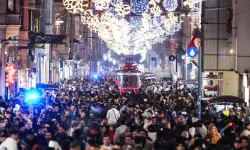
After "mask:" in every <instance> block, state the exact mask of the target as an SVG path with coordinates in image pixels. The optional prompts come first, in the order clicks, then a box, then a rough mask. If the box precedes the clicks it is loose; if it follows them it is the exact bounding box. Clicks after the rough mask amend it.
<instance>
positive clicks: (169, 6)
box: [162, 0, 178, 11]
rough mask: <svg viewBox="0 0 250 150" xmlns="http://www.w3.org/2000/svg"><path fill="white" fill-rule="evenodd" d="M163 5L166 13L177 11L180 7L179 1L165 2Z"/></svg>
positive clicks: (166, 0) (167, 0)
mask: <svg viewBox="0 0 250 150" xmlns="http://www.w3.org/2000/svg"><path fill="white" fill-rule="evenodd" d="M162 5H163V7H164V9H165V10H166V11H175V10H176V8H177V7H178V1H177V0H163V2H162Z"/></svg>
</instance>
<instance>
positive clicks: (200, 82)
mask: <svg viewBox="0 0 250 150" xmlns="http://www.w3.org/2000/svg"><path fill="white" fill-rule="evenodd" d="M201 98H202V48H201V47H200V50H199V70H198V101H197V105H198V117H199V119H201Z"/></svg>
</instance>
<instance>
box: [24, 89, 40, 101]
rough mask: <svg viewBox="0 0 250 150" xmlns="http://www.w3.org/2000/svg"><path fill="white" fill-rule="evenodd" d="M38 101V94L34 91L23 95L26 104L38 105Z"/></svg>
mask: <svg viewBox="0 0 250 150" xmlns="http://www.w3.org/2000/svg"><path fill="white" fill-rule="evenodd" d="M39 100H40V94H39V92H38V91H36V90H30V91H27V92H26V93H25V102H27V103H33V104H34V103H38V102H39Z"/></svg>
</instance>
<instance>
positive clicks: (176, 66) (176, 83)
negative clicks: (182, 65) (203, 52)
mask: <svg viewBox="0 0 250 150" xmlns="http://www.w3.org/2000/svg"><path fill="white" fill-rule="evenodd" d="M175 62H176V64H175V71H176V77H177V79H176V82H175V90H176V96H178V88H177V86H178V61H177V55H176V58H175Z"/></svg>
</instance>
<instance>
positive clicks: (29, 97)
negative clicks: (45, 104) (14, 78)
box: [27, 93, 38, 99]
mask: <svg viewBox="0 0 250 150" xmlns="http://www.w3.org/2000/svg"><path fill="white" fill-rule="evenodd" d="M37 98H38V95H37V94H36V93H32V94H28V96H27V99H37Z"/></svg>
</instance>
